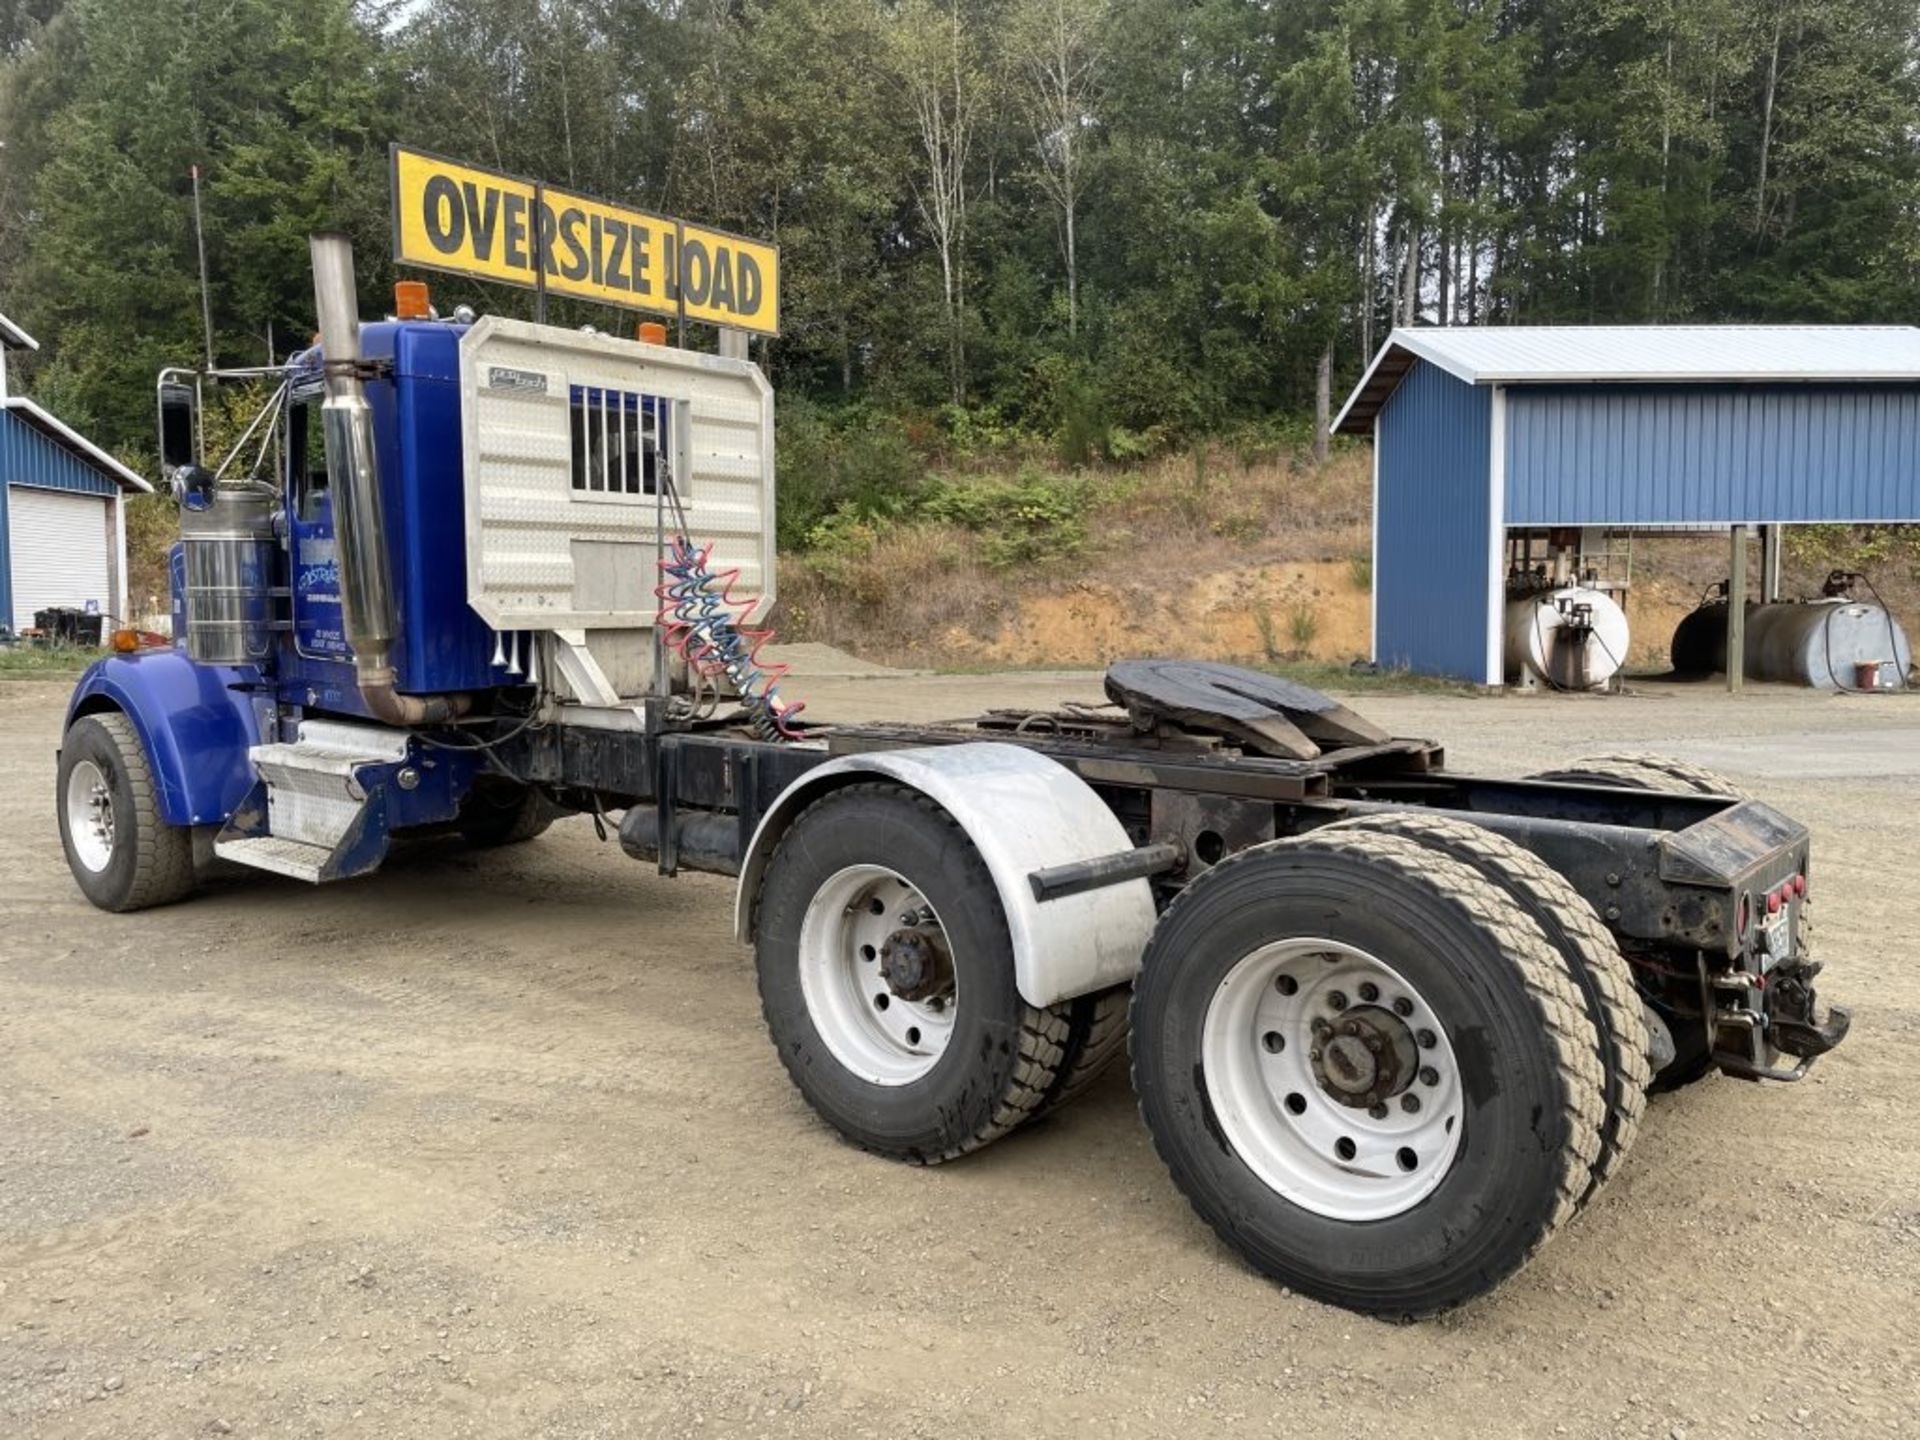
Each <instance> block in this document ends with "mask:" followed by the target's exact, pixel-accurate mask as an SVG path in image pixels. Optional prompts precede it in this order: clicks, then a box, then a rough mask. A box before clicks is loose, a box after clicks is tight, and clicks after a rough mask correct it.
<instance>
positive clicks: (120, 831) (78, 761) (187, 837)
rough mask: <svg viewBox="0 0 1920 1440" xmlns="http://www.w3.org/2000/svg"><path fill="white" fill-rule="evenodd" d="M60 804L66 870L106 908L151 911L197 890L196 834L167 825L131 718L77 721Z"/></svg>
mask: <svg viewBox="0 0 1920 1440" xmlns="http://www.w3.org/2000/svg"><path fill="white" fill-rule="evenodd" d="M54 800H55V810H56V812H57V814H58V815H59V820H60V845H61V848H62V849H63V850H65V851H66V855H67V868H68V869H69V870H71V871H72V872H73V878H74V881H75V882H76V883H77V884H78V885H79V886H80V893H81V894H83V895H85V896H86V897H87V899H88V900H90V901H92V902H93V904H95V905H97V906H99V908H100V909H102V910H113V911H125V910H144V909H146V908H147V907H149V906H152V905H165V904H167V903H168V902H169V901H172V900H178V899H179V898H180V897H181V896H183V895H185V894H186V893H187V892H188V891H189V890H191V889H192V888H193V832H192V831H191V830H190V829H188V828H187V827H186V826H183V825H169V824H167V822H166V821H165V820H163V819H161V818H160V801H159V795H158V791H157V789H156V787H155V785H154V781H153V767H152V766H151V765H149V764H148V763H147V755H146V751H144V750H143V749H141V747H140V736H139V734H138V733H137V732H136V731H135V730H134V728H133V722H132V721H131V720H129V719H127V717H126V716H125V715H122V714H119V713H118V712H107V713H102V714H99V715H88V716H86V717H84V718H82V719H80V720H76V721H75V722H74V724H73V727H72V728H71V729H69V730H68V731H67V734H66V738H65V740H64V741H63V742H62V743H61V746H60V764H59V769H58V779H57V781H56V783H55V791H54Z"/></svg>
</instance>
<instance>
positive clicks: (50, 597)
mask: <svg viewBox="0 0 1920 1440" xmlns="http://www.w3.org/2000/svg"><path fill="white" fill-rule="evenodd" d="M111 503H112V502H111V501H110V500H108V499H106V498H105V497H103V496H99V495H73V494H69V493H67V492H65V491H62V490H36V489H34V488H32V487H31V486H26V485H14V486H11V487H9V489H8V491H7V509H8V517H7V518H8V535H7V538H8V541H9V547H8V548H9V550H10V551H11V558H12V561H13V628H14V629H15V630H16V631H18V630H21V629H24V628H25V627H27V626H29V625H31V624H33V612H34V611H36V610H45V609H47V608H48V607H49V606H53V605H71V606H73V607H74V608H75V609H84V608H85V606H86V603H87V602H88V601H89V600H91V601H93V602H95V603H96V604H97V605H98V606H99V608H100V611H101V613H102V614H107V613H111V611H112V609H113V596H112V594H111V593H110V591H109V589H108V579H107V576H108V573H109V569H108V563H107V550H108V540H107V522H108V520H109V518H110V515H109V512H108V508H107V507H108V506H109V505H110V504H111Z"/></svg>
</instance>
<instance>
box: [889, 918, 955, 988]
mask: <svg viewBox="0 0 1920 1440" xmlns="http://www.w3.org/2000/svg"><path fill="white" fill-rule="evenodd" d="M880 977H881V979H883V980H885V981H886V982H887V988H888V989H890V990H891V991H893V993H894V994H895V995H897V996H898V997H899V998H900V999H902V1000H931V999H933V998H934V997H935V996H937V995H944V994H945V993H946V992H947V991H949V990H951V989H952V988H953V960H952V959H951V957H949V956H948V954H947V951H946V947H945V946H943V945H942V944H941V943H940V940H939V937H937V936H935V935H932V934H929V933H928V932H927V931H925V930H910V929H901V930H896V931H894V932H893V933H892V934H891V935H889V936H887V939H886V943H885V944H883V945H882V946H881V947H880Z"/></svg>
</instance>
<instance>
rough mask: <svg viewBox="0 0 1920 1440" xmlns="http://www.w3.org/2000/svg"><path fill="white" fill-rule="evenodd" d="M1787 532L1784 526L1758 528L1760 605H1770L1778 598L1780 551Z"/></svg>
mask: <svg viewBox="0 0 1920 1440" xmlns="http://www.w3.org/2000/svg"><path fill="white" fill-rule="evenodd" d="M1786 535H1787V531H1786V527H1785V526H1784V525H1762V526H1761V527H1760V603H1761V604H1762V605H1771V604H1773V602H1774V601H1776V600H1778V599H1779V598H1780V551H1781V550H1782V548H1783V545H1782V542H1783V541H1784V540H1785V539H1786Z"/></svg>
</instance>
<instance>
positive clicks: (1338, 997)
mask: <svg viewBox="0 0 1920 1440" xmlns="http://www.w3.org/2000/svg"><path fill="white" fill-rule="evenodd" d="M1327 1004H1328V1005H1329V1006H1331V1007H1332V1008H1333V1009H1335V1010H1344V1009H1346V1008H1347V997H1346V995H1345V994H1344V993H1343V992H1341V991H1339V990H1336V991H1334V992H1333V993H1332V994H1331V995H1329V996H1327Z"/></svg>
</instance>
